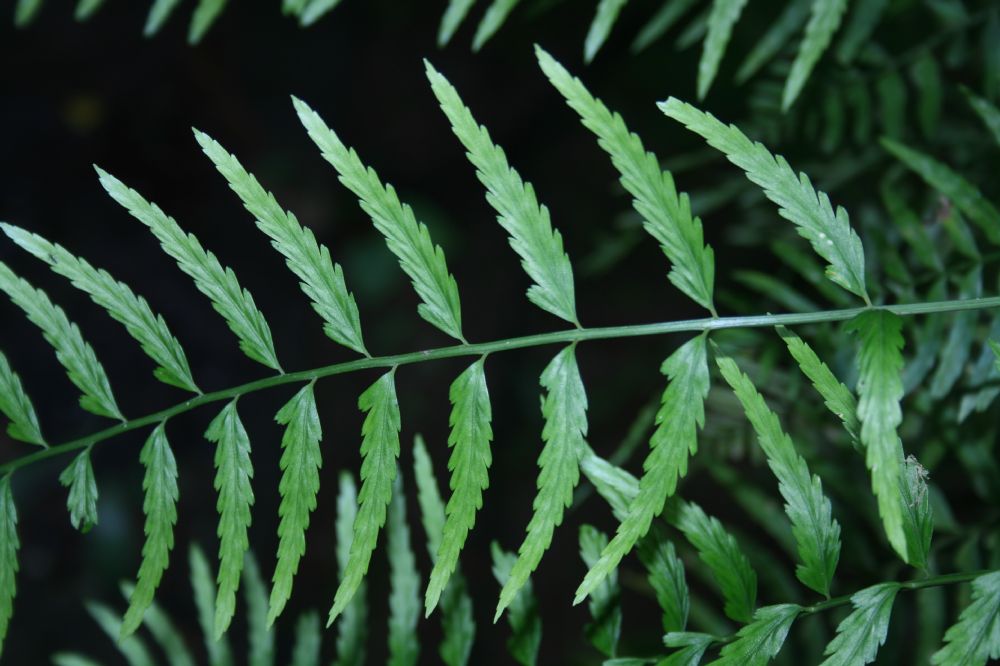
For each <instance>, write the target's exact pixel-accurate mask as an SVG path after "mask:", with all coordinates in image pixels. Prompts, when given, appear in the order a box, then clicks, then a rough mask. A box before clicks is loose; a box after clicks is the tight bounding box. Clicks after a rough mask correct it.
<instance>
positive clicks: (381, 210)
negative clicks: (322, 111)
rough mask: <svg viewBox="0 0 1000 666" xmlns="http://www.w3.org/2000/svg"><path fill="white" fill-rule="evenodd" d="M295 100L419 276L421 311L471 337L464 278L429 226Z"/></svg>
mask: <svg viewBox="0 0 1000 666" xmlns="http://www.w3.org/2000/svg"><path fill="white" fill-rule="evenodd" d="M292 101H293V103H294V105H295V111H296V112H297V113H298V115H299V120H301V121H302V124H303V126H305V128H306V130H307V131H308V132H309V137H310V138H311V139H312V140H313V142H314V143H315V144H316V145H317V146H318V147H319V149H320V151H321V152H322V153H323V158H324V159H325V160H326V161H327V162H329V163H330V164H331V165H333V168H334V169H336V170H337V173H338V174H339V175H340V178H339V180H340V182H341V183H342V184H343V185H344V187H346V188H347V189H349V190H350V191H351V192H353V193H354V194H355V196H357V197H358V199H359V200H360V202H361V208H362V210H364V211H365V213H367V214H368V216H369V217H371V219H372V222H374V223H375V228H376V229H378V230H379V232H380V233H381V234H382V235H383V236H385V240H386V245H388V247H389V249H390V250H391V251H392V253H393V254H395V255H396V256H397V257H398V258H399V265H400V267H401V268H402V269H403V271H404V272H405V273H406V274H407V275H408V276H410V279H411V280H412V281H413V288H414V290H415V291H416V292H417V295H418V296H420V299H421V300H422V301H423V303H421V304H420V305H419V306H418V307H417V313H418V314H419V315H420V316H421V317H423V318H424V319H425V320H426V321H428V322H430V323H431V324H432V325H434V326H436V327H437V328H439V329H440V330H442V331H444V332H445V333H447V334H448V335H450V336H451V337H453V338H455V339H457V340H460V341H462V342H465V338H464V337H463V336H462V307H461V304H460V302H459V298H458V284H457V283H456V282H455V278H454V277H452V275H451V274H450V273H449V272H448V265H447V264H446V263H445V258H444V250H442V249H441V247H440V246H438V245H435V244H434V242H433V241H432V240H431V234H430V232H429V231H428V230H427V227H426V226H425V225H424V224H423V223H418V222H417V220H416V218H415V217H414V215H413V210H412V209H411V208H410V207H409V206H408V205H406V204H404V203H400V201H399V197H398V196H396V190H395V189H394V188H393V187H392V185H383V184H382V182H381V181H380V180H379V177H378V174H376V173H375V170H374V169H371V168H366V167H365V165H364V164H363V163H362V162H361V158H359V157H358V154H357V153H356V152H354V149H353V148H348V147H347V146H345V145H344V144H343V143H342V142H341V141H340V138H339V137H338V136H337V135H336V133H334V131H333V130H331V129H330V128H329V127H328V126H327V125H326V123H325V122H323V119H322V118H320V116H319V114H318V113H316V112H315V111H313V110H312V109H311V108H309V106H308V105H306V103H305V102H303V101H302V100H299V99H296V98H292Z"/></svg>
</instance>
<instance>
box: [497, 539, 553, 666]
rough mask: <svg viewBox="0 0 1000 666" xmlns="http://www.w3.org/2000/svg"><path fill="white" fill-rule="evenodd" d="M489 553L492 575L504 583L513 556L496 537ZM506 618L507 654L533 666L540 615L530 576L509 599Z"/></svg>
mask: <svg viewBox="0 0 1000 666" xmlns="http://www.w3.org/2000/svg"><path fill="white" fill-rule="evenodd" d="M490 553H491V554H492V556H493V577H494V578H496V579H497V582H498V583H500V584H501V585H503V586H506V585H507V581H509V580H510V576H511V571H512V569H513V567H514V566H515V564H516V562H517V556H516V555H514V553H509V552H507V551H505V550H504V549H502V548H501V547H500V545H499V544H498V543H497V542H496V541H494V542H493V543H491V544H490ZM507 622H508V623H510V630H511V634H512V635H511V637H510V638H508V639H507V649H508V650H509V651H510V654H511V656H512V657H514V659H515V660H516V661H517V662H518V663H519V664H521V665H522V666H535V665H536V663H537V661H538V646H539V645H540V644H541V642H542V618H541V617H540V616H539V614H538V601H537V600H536V599H535V592H534V590H532V589H531V580H527V581H526V582H525V584H524V586H523V587H522V588H521V593H520V594H518V595H517V596H516V597H515V598H514V599H513V601H511V604H510V608H509V609H508V611H507Z"/></svg>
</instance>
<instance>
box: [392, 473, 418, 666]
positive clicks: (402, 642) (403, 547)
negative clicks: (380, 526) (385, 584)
mask: <svg viewBox="0 0 1000 666" xmlns="http://www.w3.org/2000/svg"><path fill="white" fill-rule="evenodd" d="M386 541H387V546H386V548H387V553H388V555H389V589H390V592H389V661H388V663H389V665H390V666H413V665H414V664H416V663H417V660H418V659H419V658H420V642H419V641H418V640H417V623H418V622H419V621H420V601H419V600H420V572H418V571H417V560H416V557H415V556H414V554H413V548H412V546H411V545H410V528H409V527H408V526H407V524H406V496H405V495H404V494H403V477H402V476H401V475H400V474H399V472H398V471H397V472H396V480H395V482H394V483H393V489H392V501H391V502H390V503H389V516H388V520H387V523H386Z"/></svg>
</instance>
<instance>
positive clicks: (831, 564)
mask: <svg viewBox="0 0 1000 666" xmlns="http://www.w3.org/2000/svg"><path fill="white" fill-rule="evenodd" d="M716 363H717V364H718V366H719V370H720V371H721V373H722V377H723V378H724V379H725V380H726V382H727V383H728V384H729V385H730V386H731V387H732V389H733V393H735V394H736V398H737V399H738V400H739V401H740V404H742V405H743V410H744V412H745V413H746V416H747V420H748V421H750V423H751V425H753V429H754V432H755V433H756V434H757V441H758V442H759V443H760V448H761V449H763V450H764V454H765V455H766V456H767V464H768V466H769V467H770V468H771V471H773V472H774V475H775V476H776V477H777V478H778V490H779V491H780V492H781V496H782V497H783V498H784V499H785V513H787V514H788V518H789V520H791V522H792V534H793V535H794V536H795V542H796V544H797V546H798V553H799V559H800V560H801V564H799V565H798V566H796V568H795V575H796V577H797V578H798V579H799V580H800V581H802V584H803V585H805V586H807V587H809V588H811V589H813V590H815V591H817V592H819V593H820V594H822V595H824V596H827V597H829V596H830V583H831V581H832V580H833V574H834V571H836V569H837V562H838V561H839V560H840V524H839V523H838V522H837V521H836V520H835V519H834V518H833V509H832V508H831V506H830V500H829V499H828V498H827V497H826V495H824V494H823V484H822V482H821V481H820V479H819V477H818V476H816V475H814V474H810V472H809V467H808V466H807V465H806V461H805V460H804V459H803V458H802V456H800V455H799V454H798V452H797V451H796V450H795V444H794V443H793V442H792V440H791V438H790V437H789V436H788V435H787V434H785V432H784V430H782V429H781V423H780V422H779V421H778V416H777V414H775V413H774V412H773V411H771V409H770V408H768V406H767V403H766V402H764V398H763V397H762V396H761V395H760V393H759V392H758V391H757V389H756V387H755V386H754V385H753V382H751V381H750V378H749V377H747V375H746V374H745V373H743V372H741V371H740V369H739V367H738V366H737V365H736V362H735V361H733V360H732V359H731V358H728V357H724V356H719V357H718V358H717V359H716Z"/></svg>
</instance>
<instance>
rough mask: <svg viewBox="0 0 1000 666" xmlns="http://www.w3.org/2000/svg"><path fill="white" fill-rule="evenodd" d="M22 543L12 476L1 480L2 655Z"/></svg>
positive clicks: (0, 622) (14, 592)
mask: <svg viewBox="0 0 1000 666" xmlns="http://www.w3.org/2000/svg"><path fill="white" fill-rule="evenodd" d="M20 547H21V542H20V540H19V539H18V538H17V507H16V506H15V505H14V493H13V492H11V489H10V476H9V475H8V476H5V477H3V478H2V479H0V654H2V653H3V642H4V639H5V638H6V637H7V627H8V626H10V618H11V616H12V615H13V614H14V596H15V595H16V594H17V572H18V570H19V568H20V567H19V566H18V563H17V551H18V549H19V548H20Z"/></svg>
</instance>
